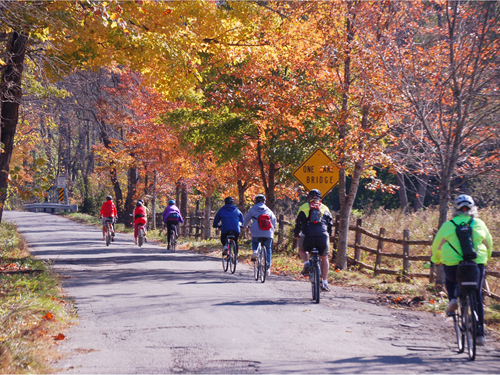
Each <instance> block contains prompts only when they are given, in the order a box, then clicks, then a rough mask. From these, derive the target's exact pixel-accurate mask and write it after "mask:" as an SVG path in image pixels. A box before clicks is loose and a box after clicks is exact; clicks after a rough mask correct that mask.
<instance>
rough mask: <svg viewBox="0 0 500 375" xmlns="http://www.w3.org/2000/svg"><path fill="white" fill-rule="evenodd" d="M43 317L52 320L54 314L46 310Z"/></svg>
mask: <svg viewBox="0 0 500 375" xmlns="http://www.w3.org/2000/svg"><path fill="white" fill-rule="evenodd" d="M43 318H44V319H45V320H52V319H54V315H52V313H49V312H48V313H47V314H46V315H45V316H44V317H43Z"/></svg>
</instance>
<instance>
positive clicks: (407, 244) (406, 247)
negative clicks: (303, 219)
mask: <svg viewBox="0 0 500 375" xmlns="http://www.w3.org/2000/svg"><path fill="white" fill-rule="evenodd" d="M213 219H214V218H213V217H209V220H208V224H209V226H210V236H209V237H207V236H206V231H205V224H204V223H206V218H205V216H204V215H202V214H199V215H198V214H194V215H191V216H188V217H186V218H185V220H184V223H183V224H182V225H181V230H180V234H181V236H184V237H195V238H197V239H214V238H219V230H218V229H214V228H212V223H213ZM156 222H158V223H161V222H162V216H161V214H157V221H156ZM339 224H340V215H336V216H335V221H334V235H333V236H332V237H331V238H330V241H331V243H332V248H333V249H335V248H336V244H337V243H338V234H339ZM293 225H294V224H293V223H291V222H289V221H286V220H285V219H284V216H283V215H279V217H278V229H277V230H276V231H275V241H276V242H275V243H276V245H275V248H278V247H279V246H280V245H281V244H283V242H284V240H285V236H286V233H287V232H286V226H293ZM349 231H354V243H350V244H348V245H347V246H348V247H349V248H352V249H354V258H352V257H349V260H350V262H351V263H352V264H354V265H358V266H359V267H361V268H365V269H368V270H372V271H373V274H374V275H378V274H388V275H395V276H402V277H425V278H429V282H433V280H434V278H435V274H434V269H433V268H431V269H430V270H429V272H411V262H429V261H430V259H431V257H430V255H411V254H412V251H411V248H414V247H415V246H428V247H429V250H428V253H429V254H430V252H431V251H430V246H431V245H432V240H410V231H409V230H408V229H404V230H403V235H402V238H401V239H395V238H390V237H386V235H385V232H386V230H385V228H380V229H379V233H378V234H376V233H372V232H370V231H368V230H367V229H365V228H363V220H362V219H357V220H356V225H350V226H349ZM363 236H366V237H369V238H372V239H374V240H376V241H377V246H376V248H372V247H369V246H365V245H363ZM386 244H396V245H401V251H400V252H387V251H384V248H386ZM362 251H364V252H366V253H369V254H372V255H375V262H374V264H373V265H370V264H367V263H365V262H363V261H362V260H361V259H362V258H363V257H362ZM384 257H386V258H395V259H401V260H402V263H401V268H400V269H399V270H393V269H387V268H382V260H383V258H384ZM492 257H500V251H494V252H493V254H492ZM334 260H335V259H333V261H334ZM486 276H490V277H494V278H500V272H498V271H493V270H487V271H486ZM485 293H486V294H487V295H488V296H490V297H492V298H494V299H497V300H500V296H499V295H496V294H494V293H492V292H491V291H490V290H489V286H488V283H487V282H486V281H485Z"/></svg>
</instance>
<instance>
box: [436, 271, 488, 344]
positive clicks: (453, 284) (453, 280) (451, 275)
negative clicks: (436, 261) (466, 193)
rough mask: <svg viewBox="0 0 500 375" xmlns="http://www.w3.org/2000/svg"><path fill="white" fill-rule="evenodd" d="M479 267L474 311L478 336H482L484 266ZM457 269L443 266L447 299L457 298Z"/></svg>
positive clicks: (458, 292) (458, 290)
mask: <svg viewBox="0 0 500 375" xmlns="http://www.w3.org/2000/svg"><path fill="white" fill-rule="evenodd" d="M478 267H479V288H478V289H476V301H477V305H476V310H477V316H478V321H479V332H478V335H479V336H482V335H484V328H483V327H484V307H483V283H484V264H478ZM457 268H458V266H444V275H445V276H446V282H445V286H446V292H447V293H448V298H449V299H452V298H457V297H458V295H459V294H460V289H459V287H458V283H457Z"/></svg>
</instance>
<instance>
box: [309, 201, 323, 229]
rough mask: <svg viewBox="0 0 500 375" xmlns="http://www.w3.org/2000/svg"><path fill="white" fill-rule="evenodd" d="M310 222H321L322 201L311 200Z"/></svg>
mask: <svg viewBox="0 0 500 375" xmlns="http://www.w3.org/2000/svg"><path fill="white" fill-rule="evenodd" d="M309 209H310V211H309V223H310V224H321V202H320V201H312V202H309Z"/></svg>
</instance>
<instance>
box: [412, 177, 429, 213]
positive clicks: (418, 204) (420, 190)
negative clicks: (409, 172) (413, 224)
mask: <svg viewBox="0 0 500 375" xmlns="http://www.w3.org/2000/svg"><path fill="white" fill-rule="evenodd" d="M428 183H429V175H423V176H418V187H417V196H416V198H415V205H414V206H415V212H416V211H419V210H421V209H422V208H424V201H425V195H426V194H427V184H428Z"/></svg>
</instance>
